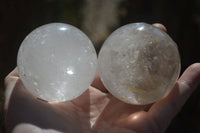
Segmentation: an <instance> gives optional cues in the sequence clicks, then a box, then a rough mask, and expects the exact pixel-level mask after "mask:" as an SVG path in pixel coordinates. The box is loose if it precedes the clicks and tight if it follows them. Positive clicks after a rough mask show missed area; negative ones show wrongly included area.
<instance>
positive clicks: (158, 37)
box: [98, 23, 180, 105]
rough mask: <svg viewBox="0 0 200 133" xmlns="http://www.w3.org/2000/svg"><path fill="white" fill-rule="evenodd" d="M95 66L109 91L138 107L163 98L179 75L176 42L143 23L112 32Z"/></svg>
mask: <svg viewBox="0 0 200 133" xmlns="http://www.w3.org/2000/svg"><path fill="white" fill-rule="evenodd" d="M98 62H99V64H98V67H99V75H100V78H101V80H102V82H103V84H104V86H105V87H106V88H107V89H108V91H109V92H110V93H111V94H112V95H113V96H115V97H116V98H118V99H120V100H122V101H124V102H126V103H130V104H137V105H145V104H149V103H153V102H155V101H157V100H158V99H160V98H162V97H164V96H166V95H167V94H168V93H169V92H170V90H171V89H172V88H173V87H174V85H175V82H176V81H177V78H178V76H179V73H180V56H179V52H178V48H177V45H176V44H175V42H174V41H173V40H172V39H171V38H170V37H169V36H168V35H167V34H166V33H165V32H164V31H162V30H160V29H158V28H156V27H154V26H152V25H149V24H146V23H132V24H128V25H125V26H123V27H120V28H119V29H117V30H116V31H114V32H113V33H112V34H111V35H110V36H109V37H108V38H107V40H106V41H105V42H104V44H103V46H102V48H101V50H100V53H99V56H98Z"/></svg>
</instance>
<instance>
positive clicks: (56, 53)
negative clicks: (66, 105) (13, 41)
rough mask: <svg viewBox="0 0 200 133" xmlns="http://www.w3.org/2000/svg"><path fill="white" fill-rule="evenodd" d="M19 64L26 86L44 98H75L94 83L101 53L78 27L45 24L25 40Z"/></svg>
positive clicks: (20, 52) (56, 100)
mask: <svg viewBox="0 0 200 133" xmlns="http://www.w3.org/2000/svg"><path fill="white" fill-rule="evenodd" d="M17 66H18V71H19V75H20V78H21V80H22V82H23V84H24V86H25V87H26V88H27V89H28V90H29V91H30V92H31V93H32V94H33V95H35V96H37V97H38V98H40V99H43V100H46V101H51V102H62V101H68V100H72V99H74V98H76V97H78V96H80V95H81V94H82V93H83V92H84V91H85V90H86V89H87V88H88V87H89V85H90V84H91V83H92V81H93V79H94V76H95V74H96V68H97V55H96V51H95V49H94V46H93V44H92V42H91V41H90V40H89V39H88V37H87V36H86V35H85V34H84V33H83V32H81V31H80V30H79V29H77V28H75V27H74V26H71V25H68V24H63V23H51V24H47V25H43V26H41V27H39V28H37V29H35V30H34V31H32V32H31V33H30V34H29V35H28V36H27V37H26V38H25V39H24V41H23V42H22V44H21V46H20V48H19V51H18V57H17Z"/></svg>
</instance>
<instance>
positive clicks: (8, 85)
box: [4, 67, 19, 110]
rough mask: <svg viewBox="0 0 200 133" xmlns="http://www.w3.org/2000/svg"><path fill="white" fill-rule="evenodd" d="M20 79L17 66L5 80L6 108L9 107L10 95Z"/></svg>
mask: <svg viewBox="0 0 200 133" xmlns="http://www.w3.org/2000/svg"><path fill="white" fill-rule="evenodd" d="M18 79H19V75H18V71H17V67H16V68H15V69H14V70H13V71H12V72H10V73H9V74H8V76H6V78H5V80H4V85H5V103H4V109H5V110H7V109H8V103H9V100H10V96H11V94H12V91H13V88H14V86H15V84H16V82H17V80H18Z"/></svg>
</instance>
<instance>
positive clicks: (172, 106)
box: [149, 63, 200, 129]
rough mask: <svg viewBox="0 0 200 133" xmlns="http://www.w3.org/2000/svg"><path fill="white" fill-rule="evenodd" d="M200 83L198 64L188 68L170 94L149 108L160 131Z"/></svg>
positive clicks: (199, 64) (199, 67) (199, 66)
mask: <svg viewBox="0 0 200 133" xmlns="http://www.w3.org/2000/svg"><path fill="white" fill-rule="evenodd" d="M199 83H200V63H195V64H193V65H191V66H190V67H188V68H187V69H186V70H185V72H184V73H183V74H182V76H181V77H180V79H179V80H178V81H177V83H176V85H175V87H174V88H173V90H172V91H171V92H170V94H169V95H168V96H167V97H165V98H163V99H161V100H160V101H158V102H157V103H155V104H154V105H153V106H152V107H151V108H150V111H149V113H150V115H151V117H152V119H154V120H155V122H156V123H157V125H159V127H160V129H163V128H165V129H166V128H167V126H168V125H169V123H170V121H171V120H172V118H173V117H174V116H175V115H176V114H177V113H178V112H179V110H180V109H181V108H182V106H183V105H184V103H185V102H186V100H187V99H188V98H189V96H190V95H191V94H192V92H193V91H194V90H195V89H196V87H197V85H198V84H199Z"/></svg>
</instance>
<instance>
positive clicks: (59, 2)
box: [0, 0, 200, 133]
mask: <svg viewBox="0 0 200 133" xmlns="http://www.w3.org/2000/svg"><path fill="white" fill-rule="evenodd" d="M51 22H63V23H68V24H72V25H74V26H76V27H78V28H80V29H81V30H82V31H83V32H85V33H86V34H87V35H88V36H89V38H90V39H91V40H92V42H93V43H94V45H95V47H96V50H97V51H99V49H100V47H101V45H102V43H103V42H104V40H105V39H106V38H107V36H108V35H109V34H110V33H111V32H112V31H113V30H115V29H117V28H118V27H120V26H122V25H125V24H128V23H134V22H146V23H150V24H152V23H156V22H159V23H162V24H164V25H165V26H166V27H167V30H168V34H169V35H170V36H171V37H172V38H173V40H174V41H175V42H176V43H177V44H178V47H179V51H180V55H181V61H182V71H181V73H182V72H183V71H184V70H185V69H186V68H187V67H188V66H189V65H190V64H192V63H194V62H199V59H200V52H199V50H200V49H199V47H198V45H199V42H200V0H0V26H1V28H0V106H1V108H0V126H1V129H2V130H1V131H0V132H4V126H3V121H4V117H3V101H4V95H3V93H4V87H3V80H4V77H5V76H6V75H7V74H8V73H9V72H10V71H11V70H12V69H14V68H15V66H16V56H17V51H18V48H19V46H20V44H21V42H22V41H23V39H24V38H25V36H26V35H27V34H28V33H29V32H31V31H32V30H33V29H35V28H36V27H38V26H41V25H43V24H47V23H51ZM199 97H200V87H199V88H198V89H197V90H196V91H195V92H194V93H193V95H192V96H191V97H190V99H189V100H188V101H187V103H186V104H185V105H184V107H183V109H182V110H181V111H180V113H179V114H178V115H177V116H176V117H175V118H174V120H173V121H172V123H171V125H170V126H169V128H168V129H167V133H177V132H180V133H188V132H190V133H200V126H199V123H200V98H199Z"/></svg>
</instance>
